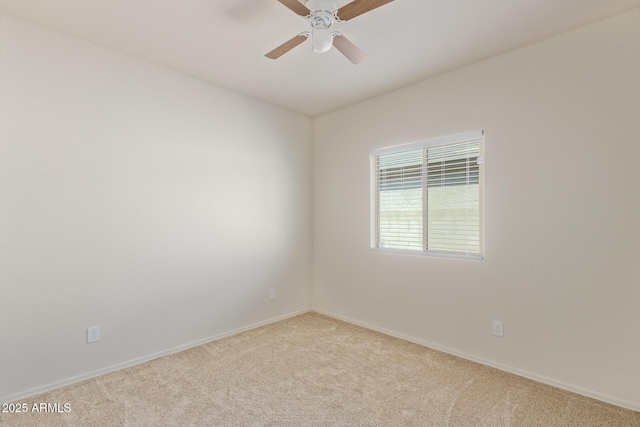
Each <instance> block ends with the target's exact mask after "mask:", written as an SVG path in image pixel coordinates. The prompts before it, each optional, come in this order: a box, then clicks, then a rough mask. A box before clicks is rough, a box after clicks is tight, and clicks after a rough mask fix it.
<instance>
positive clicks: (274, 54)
mask: <svg viewBox="0 0 640 427" xmlns="http://www.w3.org/2000/svg"><path fill="white" fill-rule="evenodd" d="M306 40H307V36H305V35H303V34H298V35H297V36H295V37H294V38H292V39H290V40H287V41H286V42H284V43H282V44H281V45H280V46H278V47H277V48H275V49H273V50H272V51H271V52H269V53H267V54H266V55H265V56H266V57H267V58H271V59H278V58H280V57H281V56H282V55H284V54H285V53H287V52H289V51H290V50H291V49H293V48H294V47H296V46H298V45H299V44H300V43H302V42H304V41H306Z"/></svg>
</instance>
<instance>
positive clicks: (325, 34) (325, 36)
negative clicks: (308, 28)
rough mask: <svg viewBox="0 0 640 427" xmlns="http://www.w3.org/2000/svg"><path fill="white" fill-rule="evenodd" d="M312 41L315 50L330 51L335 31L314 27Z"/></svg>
mask: <svg viewBox="0 0 640 427" xmlns="http://www.w3.org/2000/svg"><path fill="white" fill-rule="evenodd" d="M311 43H312V45H313V51H314V52H318V53H324V52H328V51H329V50H330V49H331V46H333V33H332V32H331V31H330V30H329V29H328V28H314V29H313V34H312V35H311Z"/></svg>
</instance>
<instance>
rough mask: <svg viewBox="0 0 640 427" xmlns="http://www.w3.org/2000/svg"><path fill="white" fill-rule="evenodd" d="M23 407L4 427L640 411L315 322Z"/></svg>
mask: <svg viewBox="0 0 640 427" xmlns="http://www.w3.org/2000/svg"><path fill="white" fill-rule="evenodd" d="M19 403H21V404H22V403H25V404H26V405H27V406H28V408H29V411H28V412H27V413H14V414H6V413H2V414H0V426H3V427H4V426H16V427H18V426H19V427H23V426H421V427H422V426H455V427H457V426H473V427H480V426H543V427H553V426H576V427H589V426H594V427H595V426H597V427H603V426H630V427H634V426H637V427H640V413H638V412H634V411H630V410H626V409H622V408H619V407H616V406H613V405H608V404H605V403H602V402H599V401H597V400H593V399H589V398H587V397H584V396H579V395H576V394H573V393H570V392H567V391H563V390H560V389H557V388H554V387H550V386H547V385H544V384H540V383H537V382H535V381H531V380H528V379H525V378H522V377H518V376H516V375H512V374H509V373H505V372H502V371H499V370H496V369H493V368H490V367H487V366H483V365H480V364H477V363H474V362H470V361H467V360H463V359H460V358H458V357H454V356H451V355H447V354H444V353H441V352H438V351H434V350H431V349H428V348H425V347H422V346H420V345H417V344H412V343H409V342H407V341H403V340H400V339H396V338H393V337H389V336H386V335H383V334H380V333H377V332H373V331H370V330H367V329H364V328H360V327H358V326H354V325H351V324H348V323H344V322H341V321H339V320H335V319H332V318H329V317H326V316H322V315H319V314H316V313H308V314H303V315H301V316H297V317H294V318H291V319H287V320H284V321H281V322H278V323H274V324H271V325H267V326H264V327H261V328H258V329H254V330H251V331H248V332H244V333H241V334H238V335H235V336H232V337H229V338H225V339H221V340H218V341H215V342H212V343H209V344H205V345H201V346H199V347H195V348H192V349H190V350H186V351H183V352H181V353H177V354H174V355H170V356H166V357H162V358H159V359H156V360H153V361H150V362H147V363H144V364H141V365H138V366H134V367H131V368H127V369H123V370H120V371H117V372H114V373H111V374H107V375H104V376H101V377H98V378H94V379H91V380H87V381H84V382H81V383H78V384H74V385H71V386H68V387H64V388H60V389H57V390H54V391H51V392H49V393H46V394H41V395H39V396H35V397H33V398H29V399H25V400H23V401H21V402H19ZM40 403H52V404H53V403H59V407H58V410H59V412H53V413H52V412H32V408H33V405H34V404H36V406H37V405H39V404H40ZM65 403H68V404H69V407H67V408H68V409H69V410H70V411H69V412H64V409H65V407H64V404H65Z"/></svg>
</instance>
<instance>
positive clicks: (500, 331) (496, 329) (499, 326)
mask: <svg viewBox="0 0 640 427" xmlns="http://www.w3.org/2000/svg"><path fill="white" fill-rule="evenodd" d="M493 335H495V336H497V337H503V336H504V324H503V323H502V322H501V321H499V320H494V321H493Z"/></svg>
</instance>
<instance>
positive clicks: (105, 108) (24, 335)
mask: <svg viewBox="0 0 640 427" xmlns="http://www.w3.org/2000/svg"><path fill="white" fill-rule="evenodd" d="M310 193H311V120H310V119H309V118H307V117H305V116H302V115H299V114H296V113H292V112H289V111H286V110H283V109H281V108H277V107H274V106H271V105H268V104H265V103H262V102H258V101H255V100H253V99H250V98H247V97H245V96H240V95H237V94H234V93H231V92H229V91H226V90H223V89H220V88H217V87H214V86H211V85H208V84H205V83H203V82H201V81H198V80H195V79H191V78H188V77H186V76H183V75H180V74H177V73H174V72H171V71H169V70H166V69H162V68H159V67H156V66H153V65H150V64H147V63H144V62H141V61H137V60H133V59H131V58H128V57H125V56H122V55H119V54H116V53H114V52H111V51H109V50H105V49H101V48H98V47H96V46H94V45H92V44H89V43H85V42H82V41H79V40H76V39H72V38H69V37H66V36H63V35H60V34H57V33H54V32H51V31H47V30H44V29H42V28H39V27H35V26H32V25H29V24H26V23H23V22H20V21H18V20H15V19H12V18H9V17H7V16H2V15H0V401H2V402H5V401H7V400H11V399H14V398H19V397H20V396H22V395H24V394H31V393H33V392H34V391H39V390H43V389H46V388H48V387H50V386H55V385H61V384H63V383H65V382H67V381H70V380H73V379H74V377H76V376H78V375H79V376H83V375H93V374H95V373H99V372H104V370H108V369H110V368H113V367H118V366H122V365H121V364H126V363H130V362H132V361H133V362H135V361H140V360H141V359H140V358H142V359H144V358H145V357H150V356H152V355H154V354H155V355H158V354H160V353H162V352H165V351H171V350H172V349H176V348H179V347H180V346H184V345H189V344H190V343H194V342H199V341H201V340H207V339H209V338H211V337H215V336H218V335H219V334H224V333H228V332H229V331H233V330H235V329H237V328H242V327H246V326H249V325H253V324H256V323H259V322H264V321H269V320H272V319H275V318H278V317H280V316H285V315H289V314H291V313H294V312H298V311H300V310H304V309H308V308H309V307H310V305H311V291H310V282H311V267H310V265H311V253H310V251H311V196H310ZM272 287H273V288H276V289H277V299H276V300H275V301H269V299H268V295H269V293H268V292H269V291H268V290H269V288H272ZM93 325H100V327H101V333H102V340H101V341H100V342H99V343H96V344H90V345H87V344H86V343H85V334H86V332H85V328H87V327H88V326H93ZM77 378H78V377H76V379H77Z"/></svg>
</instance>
